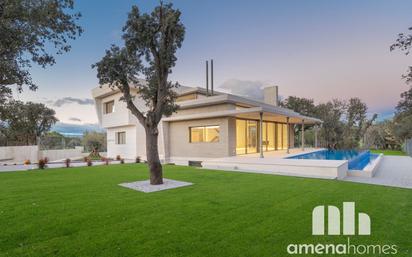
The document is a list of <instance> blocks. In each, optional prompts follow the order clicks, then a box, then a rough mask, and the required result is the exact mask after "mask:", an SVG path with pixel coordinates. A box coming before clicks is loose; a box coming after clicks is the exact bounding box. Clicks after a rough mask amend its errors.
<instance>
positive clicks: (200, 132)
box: [190, 126, 220, 143]
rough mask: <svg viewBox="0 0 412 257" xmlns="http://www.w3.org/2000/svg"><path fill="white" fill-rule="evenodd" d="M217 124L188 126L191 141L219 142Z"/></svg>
mask: <svg viewBox="0 0 412 257" xmlns="http://www.w3.org/2000/svg"><path fill="white" fill-rule="evenodd" d="M219 133H220V127H219V126H202V127H191V128H190V142H191V143H201V142H206V143H214V142H219Z"/></svg>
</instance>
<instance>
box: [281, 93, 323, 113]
mask: <svg viewBox="0 0 412 257" xmlns="http://www.w3.org/2000/svg"><path fill="white" fill-rule="evenodd" d="M280 106H282V107H285V108H288V109H291V110H293V111H295V112H298V113H300V114H303V115H306V116H314V115H315V113H316V106H315V103H314V102H313V99H307V98H300V97H296V96H289V97H288V98H286V99H285V100H283V101H282V102H280Z"/></svg>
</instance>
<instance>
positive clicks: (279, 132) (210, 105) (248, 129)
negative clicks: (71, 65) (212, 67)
mask: <svg viewBox="0 0 412 257" xmlns="http://www.w3.org/2000/svg"><path fill="white" fill-rule="evenodd" d="M263 90H264V101H263V102H260V101H256V100H252V99H248V98H245V97H240V96H236V95H232V94H227V93H222V92H214V93H213V95H211V94H210V92H208V91H206V90H205V89H203V88H192V87H183V86H182V87H180V88H178V89H177V93H178V98H177V102H178V104H179V106H180V108H179V110H178V111H177V112H176V113H174V114H173V115H172V116H170V117H164V118H163V119H162V120H161V122H160V124H159V155H160V159H161V160H162V162H165V163H175V164H181V165H187V164H189V162H190V161H192V162H198V161H204V160H207V159H212V158H219V157H229V156H235V155H245V154H259V155H260V156H261V157H263V156H264V154H265V152H269V151H288V150H289V149H290V148H293V147H295V142H294V125H295V124H299V125H301V126H302V129H304V126H305V125H306V124H311V125H312V124H317V123H321V121H320V120H318V119H316V118H312V117H307V116H304V115H301V114H299V113H296V112H294V111H292V110H289V109H285V108H282V107H280V106H278V104H277V99H278V95H277V91H278V90H277V87H267V88H264V89H263ZM131 93H132V94H135V95H137V89H132V92H131ZM92 95H93V97H94V99H95V104H96V111H97V115H98V119H99V123H100V125H101V126H102V127H104V128H105V129H106V130H107V149H108V150H107V156H108V157H113V158H114V157H116V156H117V155H120V156H121V157H122V158H127V159H134V158H136V157H137V156H139V157H141V158H142V159H143V160H145V159H146V146H145V144H146V142H145V141H146V140H145V131H144V128H143V126H141V125H140V123H139V122H138V120H137V118H136V117H134V116H133V115H132V114H131V113H130V111H129V110H128V109H127V107H126V104H125V103H124V102H123V101H122V100H121V96H122V94H121V92H120V91H119V90H113V89H110V88H109V87H108V86H103V87H97V88H94V89H93V90H92ZM134 101H135V104H136V106H137V107H138V108H139V109H140V110H142V111H143V112H144V111H145V110H147V108H146V106H145V104H144V101H143V100H142V99H140V98H139V97H137V96H136V97H135V100H134ZM302 141H304V138H302Z"/></svg>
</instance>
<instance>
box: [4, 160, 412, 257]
mask: <svg viewBox="0 0 412 257" xmlns="http://www.w3.org/2000/svg"><path fill="white" fill-rule="evenodd" d="M164 173H165V177H167V178H171V179H177V180H182V181H188V182H193V183H194V185H193V186H189V187H184V188H179V189H173V190H166V191H161V192H156V193H150V194H145V193H141V192H137V191H133V190H130V189H126V188H122V187H120V186H118V184H119V183H122V182H128V181H136V180H143V179H147V176H148V174H147V168H146V166H145V165H144V164H125V165H110V166H93V167H81V168H70V169H64V168H63V169H49V170H44V171H29V172H12V173H0V231H1V234H0V256H39V257H40V256H41V257H46V256H76V257H81V256H99V257H103V256H107V257H115V256H122V257H126V256H214V257H215V256H225V257H227V256H286V255H287V253H286V247H287V245H288V244H291V243H317V242H323V243H332V242H335V243H345V242H346V240H347V237H346V236H312V235H311V212H312V209H313V208H314V207H315V206H317V205H336V206H338V207H340V208H341V206H342V202H343V201H355V202H356V211H357V212H366V213H368V214H369V216H370V217H371V220H372V235H371V236H353V237H351V243H352V244H396V245H397V246H398V250H399V254H398V255H396V256H411V253H412V241H411V240H410V236H411V235H412V222H411V219H412V190H407V189H399V188H390V187H383V186H374V185H365V184H356V183H350V182H343V181H336V180H320V179H303V178H294V177H285V176H274V175H263V174H247V173H236V172H224V171H209V170H199V169H195V168H191V167H181V166H165V172H164ZM307 256H308V255H307ZM362 256H368V255H366V254H365V255H362ZM369 256H372V255H369ZM373 256H378V255H373Z"/></svg>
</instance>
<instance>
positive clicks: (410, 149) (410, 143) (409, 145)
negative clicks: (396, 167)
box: [405, 138, 412, 157]
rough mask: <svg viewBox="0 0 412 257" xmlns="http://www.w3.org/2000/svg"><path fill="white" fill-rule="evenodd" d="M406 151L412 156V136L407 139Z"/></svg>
mask: <svg viewBox="0 0 412 257" xmlns="http://www.w3.org/2000/svg"><path fill="white" fill-rule="evenodd" d="M405 152H406V153H407V154H408V155H409V156H411V157H412V138H411V139H407V140H406V141H405Z"/></svg>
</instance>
